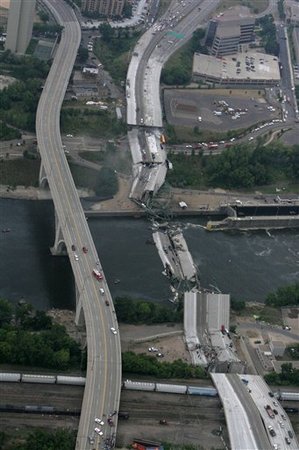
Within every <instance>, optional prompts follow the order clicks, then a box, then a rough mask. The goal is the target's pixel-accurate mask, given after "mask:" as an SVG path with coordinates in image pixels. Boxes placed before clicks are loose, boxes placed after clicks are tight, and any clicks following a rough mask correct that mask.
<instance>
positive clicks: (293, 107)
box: [276, 23, 298, 120]
mask: <svg viewBox="0 0 299 450" xmlns="http://www.w3.org/2000/svg"><path fill="white" fill-rule="evenodd" d="M276 30H277V39H278V43H279V60H280V63H281V66H280V67H281V82H280V87H281V90H282V94H283V97H284V98H283V100H282V104H283V105H282V106H283V112H284V117H285V119H286V120H295V119H296V117H297V115H298V109H297V102H296V99H295V95H294V90H295V87H294V80H293V70H292V63H291V60H290V55H289V46H288V45H289V44H288V36H287V29H286V27H284V25H283V24H282V23H280V24H277V25H276Z"/></svg>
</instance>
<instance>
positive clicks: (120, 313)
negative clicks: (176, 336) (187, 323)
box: [115, 297, 182, 325]
mask: <svg viewBox="0 0 299 450" xmlns="http://www.w3.org/2000/svg"><path fill="white" fill-rule="evenodd" d="M115 311H116V315H117V318H118V320H119V321H120V322H124V323H135V324H137V323H145V324H147V325H150V324H153V323H165V322H181V321H182V311H175V310H173V309H171V308H167V307H166V306H164V305H160V304H159V303H153V302H146V301H144V300H133V299H130V298H126V297H118V298H116V299H115Z"/></svg>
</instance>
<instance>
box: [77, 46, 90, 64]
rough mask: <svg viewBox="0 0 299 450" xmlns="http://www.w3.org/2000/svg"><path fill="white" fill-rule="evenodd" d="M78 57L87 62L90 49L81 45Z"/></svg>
mask: <svg viewBox="0 0 299 450" xmlns="http://www.w3.org/2000/svg"><path fill="white" fill-rule="evenodd" d="M78 59H79V62H80V63H82V64H83V63H85V62H86V61H87V60H88V50H87V48H85V47H82V46H80V47H79V50H78Z"/></svg>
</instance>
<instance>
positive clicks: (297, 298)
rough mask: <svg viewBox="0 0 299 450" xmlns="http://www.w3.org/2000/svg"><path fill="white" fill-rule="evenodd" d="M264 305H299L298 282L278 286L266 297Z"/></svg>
mask: <svg viewBox="0 0 299 450" xmlns="http://www.w3.org/2000/svg"><path fill="white" fill-rule="evenodd" d="M266 305H271V306H276V307H277V306H278V307H279V306H291V305H299V283H295V284H291V285H290V286H285V287H280V288H278V289H277V290H276V291H275V292H272V293H271V294H269V295H268V296H267V297H266Z"/></svg>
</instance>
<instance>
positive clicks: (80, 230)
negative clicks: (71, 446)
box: [36, 0, 121, 450]
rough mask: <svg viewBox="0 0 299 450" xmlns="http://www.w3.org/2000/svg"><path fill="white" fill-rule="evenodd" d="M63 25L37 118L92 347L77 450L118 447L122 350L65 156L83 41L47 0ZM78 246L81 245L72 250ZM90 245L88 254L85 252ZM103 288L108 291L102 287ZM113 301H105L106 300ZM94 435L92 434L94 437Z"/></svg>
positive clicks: (66, 11)
mask: <svg viewBox="0 0 299 450" xmlns="http://www.w3.org/2000/svg"><path fill="white" fill-rule="evenodd" d="M45 3H46V5H47V7H48V8H49V9H50V10H51V11H52V12H53V14H54V16H55V18H56V20H57V22H58V23H59V24H61V25H63V27H64V29H63V32H62V36H61V41H60V44H59V46H58V48H57V51H56V54H55V58H54V60H53V64H52V67H51V70H50V72H49V75H48V78H47V81H46V83H45V86H44V89H43V92H42V95H41V98H40V101H39V105H38V110H37V119H36V133H37V140H38V147H39V151H40V154H41V158H42V165H43V167H44V169H45V172H46V175H47V180H48V184H49V187H50V190H51V194H52V198H53V202H54V206H55V213H56V215H57V218H58V223H59V226H60V227H61V231H62V234H63V240H64V243H65V245H66V248H67V251H68V254H69V257H70V262H71V266H72V269H73V273H74V278H75V283H76V290H77V295H78V300H79V303H81V304H82V308H83V312H84V319H85V325H86V338H87V347H88V360H87V373H86V386H85V391H84V398H83V403H82V413H81V417H80V424H79V430H78V435H77V440H76V449H77V450H85V449H91V448H94V445H92V444H91V443H92V440H93V439H94V442H95V444H96V446H97V448H98V445H100V443H102V442H107V443H108V445H107V447H108V448H111V447H113V446H114V443H115V442H114V441H115V434H116V426H117V416H114V417H113V419H114V426H109V424H108V421H107V416H109V414H110V413H112V412H113V411H115V410H118V407H119V399H120V387H121V349H120V339H119V334H118V333H117V334H113V332H112V331H111V329H110V328H111V327H114V328H115V329H116V330H118V325H117V319H116V316H115V311H114V307H113V303H112V298H111V295H110V292H109V288H108V285H107V282H106V280H105V277H104V278H103V280H101V281H97V280H96V279H95V278H94V277H93V275H92V270H93V269H94V268H97V269H98V270H101V271H102V268H101V264H100V261H99V258H98V255H97V251H96V249H95V246H94V242H93V239H92V236H91V233H90V230H89V228H88V225H87V222H86V219H85V216H84V212H83V209H82V206H81V203H80V199H79V196H78V193H77V190H76V186H75V184H74V181H73V179H72V175H71V172H70V169H69V166H68V162H67V160H66V157H65V154H64V151H63V147H62V141H61V136H60V124H59V122H60V109H61V105H62V102H63V98H64V95H65V92H66V89H67V85H68V82H69V78H70V75H71V72H72V68H73V65H74V62H75V59H76V55H77V50H78V47H79V44H80V39H81V31H80V26H79V23H78V21H77V19H76V16H75V14H74V12H73V10H72V9H71V8H70V7H69V6H68V5H67V4H66V3H65V2H58V1H56V0H45ZM72 246H75V248H76V250H75V251H73V250H72ZM83 247H86V248H87V253H85V252H84V251H83ZM100 287H101V288H102V289H104V295H102V294H101V293H100V292H99V288H100ZM106 301H107V302H109V306H106V304H105V302H106ZM96 417H98V418H101V419H102V418H104V417H106V420H105V421H104V425H103V426H98V427H99V428H101V429H102V432H103V436H99V435H98V434H95V431H94V430H95V427H96V426H97V424H96V423H95V418H96ZM91 437H93V439H91Z"/></svg>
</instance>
